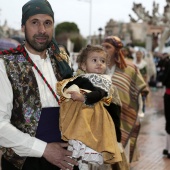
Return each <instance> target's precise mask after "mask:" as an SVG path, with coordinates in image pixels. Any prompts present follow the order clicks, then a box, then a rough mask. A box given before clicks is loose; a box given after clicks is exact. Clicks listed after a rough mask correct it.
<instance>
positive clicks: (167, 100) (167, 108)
mask: <svg viewBox="0 0 170 170" xmlns="http://www.w3.org/2000/svg"><path fill="white" fill-rule="evenodd" d="M164 113H165V122H166V123H165V130H166V132H167V133H168V134H170V95H168V94H165V95H164Z"/></svg>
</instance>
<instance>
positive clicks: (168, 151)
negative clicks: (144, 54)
mask: <svg viewBox="0 0 170 170" xmlns="http://www.w3.org/2000/svg"><path fill="white" fill-rule="evenodd" d="M163 85H164V86H165V93H164V114H165V130H166V133H167V134H166V145H165V149H164V150H163V154H164V155H165V156H167V158H169V159H170V58H167V61H166V64H165V71H164V76H163Z"/></svg>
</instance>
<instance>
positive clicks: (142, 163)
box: [131, 88, 170, 170]
mask: <svg viewBox="0 0 170 170" xmlns="http://www.w3.org/2000/svg"><path fill="white" fill-rule="evenodd" d="M163 94H164V89H163V88H159V89H151V93H150V97H149V101H148V104H147V107H146V113H145V117H144V118H140V120H141V124H142V126H141V131H140V134H139V138H138V148H139V154H140V157H139V161H137V162H133V163H132V164H131V170H170V159H167V158H166V157H164V156H163V155H162V151H163V149H164V146H165V139H166V138H165V134H166V133H165V130H164V129H165V128H164V127H165V119H164V113H163Z"/></svg>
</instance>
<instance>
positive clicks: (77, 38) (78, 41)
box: [71, 34, 85, 52]
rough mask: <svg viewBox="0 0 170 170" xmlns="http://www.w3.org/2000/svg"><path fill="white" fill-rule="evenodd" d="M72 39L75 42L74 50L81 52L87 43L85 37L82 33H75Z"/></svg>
mask: <svg viewBox="0 0 170 170" xmlns="http://www.w3.org/2000/svg"><path fill="white" fill-rule="evenodd" d="M71 41H72V42H73V43H74V49H73V51H74V52H79V51H80V50H81V48H82V47H83V46H84V45H85V39H83V37H82V36H81V35H78V34H77V35H76V34H75V35H73V36H71Z"/></svg>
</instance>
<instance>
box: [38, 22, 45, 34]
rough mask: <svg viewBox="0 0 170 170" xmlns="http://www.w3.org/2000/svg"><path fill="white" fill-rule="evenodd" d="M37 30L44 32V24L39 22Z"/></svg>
mask: <svg viewBox="0 0 170 170" xmlns="http://www.w3.org/2000/svg"><path fill="white" fill-rule="evenodd" d="M39 32H40V33H41V34H44V33H45V32H46V28H45V26H44V24H40V25H39Z"/></svg>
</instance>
